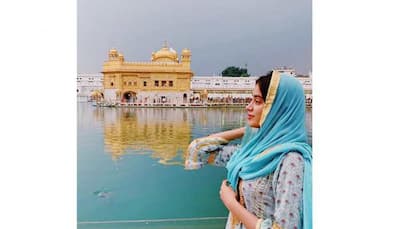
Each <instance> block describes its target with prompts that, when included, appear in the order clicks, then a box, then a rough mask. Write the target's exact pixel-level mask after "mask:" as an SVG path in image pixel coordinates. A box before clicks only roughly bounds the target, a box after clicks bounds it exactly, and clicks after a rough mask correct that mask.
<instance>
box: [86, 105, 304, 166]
mask: <svg viewBox="0 0 400 229" xmlns="http://www.w3.org/2000/svg"><path fill="white" fill-rule="evenodd" d="M93 116H94V118H95V120H96V121H100V122H102V123H103V128H104V131H103V134H104V148H105V151H106V152H107V153H109V154H110V155H111V158H112V159H113V160H119V159H121V158H122V157H123V156H124V155H126V154H149V155H150V156H151V157H152V158H154V159H156V160H158V162H159V163H161V164H167V165H172V164H175V165H183V162H184V158H183V153H184V151H185V150H186V148H187V146H188V145H189V143H190V142H191V141H192V140H193V139H194V138H198V137H202V136H205V135H208V134H210V133H214V132H219V131H224V130H228V129H233V128H237V127H241V126H244V125H245V123H246V112H245V110H244V109H243V108H119V109H115V108H95V109H93ZM307 125H308V134H309V140H311V136H312V134H311V110H310V111H308V112H307Z"/></svg>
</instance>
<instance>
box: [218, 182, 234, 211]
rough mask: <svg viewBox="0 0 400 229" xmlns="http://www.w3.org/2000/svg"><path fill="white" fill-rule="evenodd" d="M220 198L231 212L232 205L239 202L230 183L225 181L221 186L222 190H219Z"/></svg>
mask: <svg viewBox="0 0 400 229" xmlns="http://www.w3.org/2000/svg"><path fill="white" fill-rule="evenodd" d="M219 196H220V198H221V200H222V202H223V203H224V205H225V206H226V208H228V209H229V210H231V206H232V204H234V203H235V202H237V200H236V193H235V192H234V191H233V189H232V188H231V186H230V184H229V181H227V180H223V181H222V184H221V188H220V190H219Z"/></svg>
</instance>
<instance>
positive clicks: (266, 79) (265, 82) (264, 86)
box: [256, 71, 272, 101]
mask: <svg viewBox="0 0 400 229" xmlns="http://www.w3.org/2000/svg"><path fill="white" fill-rule="evenodd" d="M271 78H272V71H269V72H268V73H267V74H265V75H263V76H260V77H259V78H258V79H257V80H256V85H257V84H258V86H259V87H260V91H261V95H262V97H263V99H264V101H265V100H266V99H267V94H268V88H269V84H270V82H271Z"/></svg>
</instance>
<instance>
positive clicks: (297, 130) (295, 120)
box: [226, 71, 312, 229]
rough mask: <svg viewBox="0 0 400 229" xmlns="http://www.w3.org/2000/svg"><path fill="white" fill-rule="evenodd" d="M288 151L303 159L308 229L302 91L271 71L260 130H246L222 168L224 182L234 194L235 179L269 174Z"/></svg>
mask: <svg viewBox="0 0 400 229" xmlns="http://www.w3.org/2000/svg"><path fill="white" fill-rule="evenodd" d="M289 152H298V153H300V154H301V155H302V156H303V158H304V178H303V212H302V213H303V228H307V229H308V228H312V179H311V178H312V177H311V160H312V156H311V147H310V145H309V144H307V131H306V125H305V100H304V91H303V87H302V85H301V83H300V82H299V81H298V80H297V79H296V78H294V77H293V76H289V75H285V74H280V73H278V72H276V71H274V72H273V74H272V78H271V82H270V86H269V89H268V94H267V98H266V101H265V104H264V108H263V113H262V116H261V120H260V128H259V129H258V131H254V128H249V127H247V128H246V131H245V136H244V137H243V141H242V147H241V148H240V149H239V150H238V152H236V153H235V154H234V155H233V156H232V158H231V160H230V161H229V162H228V164H227V166H226V168H227V169H228V181H229V182H230V183H231V184H232V187H233V189H234V190H235V191H236V189H237V184H238V180H239V177H240V178H241V179H243V180H250V179H254V178H257V177H261V176H266V175H269V174H271V173H273V172H274V171H275V170H276V169H277V167H278V165H279V164H280V162H281V160H282V159H283V157H284V156H285V155H286V154H287V153H289Z"/></svg>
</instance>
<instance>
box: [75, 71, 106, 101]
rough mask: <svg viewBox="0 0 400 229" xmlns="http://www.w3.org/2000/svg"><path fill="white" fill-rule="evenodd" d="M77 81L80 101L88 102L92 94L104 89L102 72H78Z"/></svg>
mask: <svg viewBox="0 0 400 229" xmlns="http://www.w3.org/2000/svg"><path fill="white" fill-rule="evenodd" d="M76 82H77V89H76V93H77V99H78V102H87V101H89V100H90V99H91V96H94V95H96V94H98V93H101V92H102V91H103V74H101V73H78V76H77V78H76Z"/></svg>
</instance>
